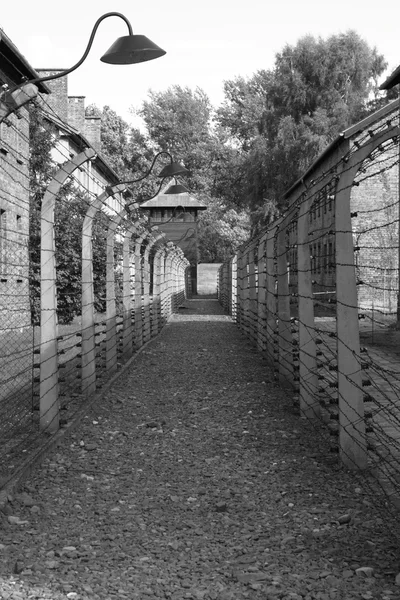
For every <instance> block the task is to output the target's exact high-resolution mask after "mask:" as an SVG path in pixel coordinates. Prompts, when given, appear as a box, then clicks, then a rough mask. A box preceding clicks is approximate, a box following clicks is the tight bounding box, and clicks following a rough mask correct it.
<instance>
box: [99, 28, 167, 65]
mask: <svg viewBox="0 0 400 600" xmlns="http://www.w3.org/2000/svg"><path fill="white" fill-rule="evenodd" d="M164 54H166V52H165V50H163V49H162V48H160V47H159V46H157V45H156V44H155V43H154V42H152V41H151V40H149V38H147V37H146V36H145V35H124V36H122V37H119V38H118V39H117V40H116V41H115V42H114V43H113V45H112V46H111V48H109V49H108V50H107V52H106V53H105V54H104V55H103V56H102V57H101V59H100V60H101V61H102V62H105V63H109V64H111V65H131V64H134V63H140V62H145V61H147V60H153V59H154V58H159V57H160V56H164Z"/></svg>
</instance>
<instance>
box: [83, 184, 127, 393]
mask: <svg viewBox="0 0 400 600" xmlns="http://www.w3.org/2000/svg"><path fill="white" fill-rule="evenodd" d="M124 189H126V186H125V185H124V184H119V185H116V186H113V187H111V188H107V189H106V191H105V192H103V193H102V194H100V196H98V197H97V198H96V199H95V200H94V201H93V202H92V203H91V205H90V206H89V208H88V209H87V211H86V215H85V218H84V220H83V227H82V393H83V394H86V395H90V394H93V393H94V392H95V390H96V339H95V310H94V285H93V237H92V235H93V220H94V218H95V216H96V214H97V213H98V211H99V210H101V208H102V207H103V206H104V203H105V201H106V200H107V198H109V197H110V196H113V195H114V194H116V193H119V192H123V191H124Z"/></svg>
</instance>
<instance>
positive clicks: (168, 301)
mask: <svg viewBox="0 0 400 600" xmlns="http://www.w3.org/2000/svg"><path fill="white" fill-rule="evenodd" d="M174 249H175V246H174V244H173V242H168V243H167V246H166V250H167V252H166V255H165V267H164V297H163V304H162V311H163V319H164V322H165V321H168V319H169V317H170V315H171V312H172V289H173V254H174Z"/></svg>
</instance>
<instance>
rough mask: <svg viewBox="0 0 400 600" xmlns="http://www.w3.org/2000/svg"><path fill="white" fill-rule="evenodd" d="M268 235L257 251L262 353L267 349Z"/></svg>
mask: <svg viewBox="0 0 400 600" xmlns="http://www.w3.org/2000/svg"><path fill="white" fill-rule="evenodd" d="M266 243H267V242H266V234H264V235H263V236H262V237H261V238H260V241H259V244H258V250H257V346H258V348H259V350H260V351H261V352H263V351H264V350H265V348H266V343H265V322H266V320H267V290H266V275H267V273H266Z"/></svg>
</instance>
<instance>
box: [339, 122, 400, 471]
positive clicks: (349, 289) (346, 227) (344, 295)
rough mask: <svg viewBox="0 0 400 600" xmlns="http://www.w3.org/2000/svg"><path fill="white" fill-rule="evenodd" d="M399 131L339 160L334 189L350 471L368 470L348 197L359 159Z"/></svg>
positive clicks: (342, 401)
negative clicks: (339, 171)
mask: <svg viewBox="0 0 400 600" xmlns="http://www.w3.org/2000/svg"><path fill="white" fill-rule="evenodd" d="M399 132H400V129H399V127H389V128H388V129H386V130H383V131H380V132H378V133H376V134H375V135H373V137H371V138H370V139H369V140H368V141H367V142H366V143H365V144H363V145H362V146H360V148H359V149H358V150H356V151H355V152H354V153H353V154H352V155H351V156H350V158H349V160H348V161H347V162H345V161H343V163H342V172H341V173H340V176H339V181H338V184H337V188H336V200H335V227H336V320H337V352H338V398H339V453H340V458H341V461H342V462H343V464H345V465H346V467H348V468H349V469H366V468H367V466H368V465H367V462H368V461H367V442H366V436H365V421H364V402H363V389H362V377H361V360H360V334H359V324H358V299H357V286H356V276H355V264H354V262H355V261H354V246H353V231H352V224H351V212H350V194H351V188H352V185H353V182H354V178H355V176H356V174H357V171H358V170H359V168H360V166H361V165H362V162H363V160H365V159H366V158H367V156H368V155H369V154H370V153H371V152H372V151H373V150H374V149H375V148H377V147H378V146H379V145H380V144H382V143H384V142H385V141H387V140H388V139H391V138H393V137H396V136H398V135H399Z"/></svg>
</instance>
